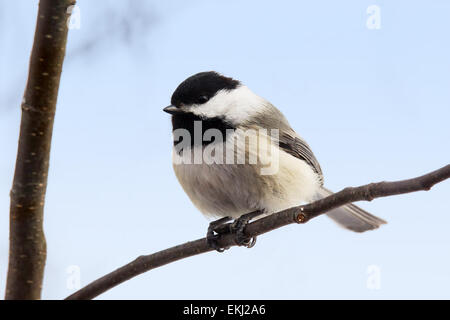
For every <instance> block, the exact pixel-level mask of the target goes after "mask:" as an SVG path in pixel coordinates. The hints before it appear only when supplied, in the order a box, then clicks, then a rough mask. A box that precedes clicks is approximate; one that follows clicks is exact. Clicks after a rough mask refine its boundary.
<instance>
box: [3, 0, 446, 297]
mask: <svg viewBox="0 0 450 320" xmlns="http://www.w3.org/2000/svg"><path fill="white" fill-rule="evenodd" d="M99 3H100V2H95V3H94V2H92V1H86V0H79V1H78V4H79V6H80V9H81V28H80V29H79V30H77V29H75V30H71V31H70V33H69V42H68V50H67V52H68V54H67V59H66V62H65V65H64V71H63V74H62V81H61V88H60V95H59V100H58V107H57V116H56V123H55V129H54V140H53V147H52V158H51V168H50V176H49V187H48V196H47V202H46V213H45V231H46V235H47V242H48V261H47V267H46V275H45V283H44V290H43V297H44V298H54V299H59V298H63V297H65V296H67V295H68V294H70V293H71V292H73V290H71V289H68V288H67V280H68V277H69V276H70V275H69V274H68V273H67V268H68V267H69V266H72V265H76V266H79V268H80V271H81V284H82V285H86V284H87V283H89V282H90V281H92V280H94V279H96V278H98V277H100V276H102V275H104V274H105V273H107V272H110V271H112V270H113V269H115V268H117V267H119V266H121V265H123V264H125V263H127V262H129V261H130V260H132V259H134V258H135V257H136V256H138V255H141V254H148V253H152V252H154V251H157V250H160V249H164V248H167V247H169V246H172V245H176V244H179V243H182V242H185V241H188V240H193V239H197V238H199V237H202V236H203V235H204V234H205V231H206V228H207V224H208V221H207V220H206V219H205V218H204V217H203V216H202V215H201V214H200V213H199V212H198V211H197V210H196V209H195V207H194V206H193V205H192V204H191V203H190V201H189V199H188V198H187V196H186V195H185V194H184V193H183V191H182V189H181V187H180V186H179V184H178V182H177V181H176V178H175V176H174V174H173V172H172V167H171V128H170V121H169V117H168V115H167V114H165V113H163V112H162V111H161V109H162V107H164V106H166V105H167V104H168V103H169V101H170V96H171V94H172V91H173V90H174V89H175V87H176V86H177V85H178V83H179V82H181V81H182V80H184V79H185V78H186V77H187V76H189V75H191V74H194V73H197V72H199V71H205V70H217V71H219V72H222V73H224V74H225V75H228V76H232V77H235V78H237V79H239V80H241V81H242V82H244V83H245V84H246V85H247V86H248V87H250V88H251V89H252V90H253V91H254V92H256V93H257V94H259V95H261V96H263V97H265V98H266V99H268V100H269V101H271V102H272V103H273V104H275V105H276V106H277V107H278V108H279V109H280V110H281V111H282V112H283V113H284V114H285V115H286V116H287V117H288V119H289V121H290V123H291V125H292V127H293V128H294V129H295V130H296V131H297V132H298V133H300V134H301V135H302V136H303V137H304V138H305V139H306V140H307V141H308V143H309V144H310V145H311V147H312V149H313V150H314V152H315V154H316V156H317V158H318V160H319V161H320V163H321V166H322V168H323V171H324V174H325V180H326V184H327V186H328V187H329V188H331V189H334V190H336V191H337V190H340V189H341V188H343V187H346V186H356V185H361V184H366V183H369V182H375V181H380V180H396V179H403V178H409V177H414V176H416V175H420V174H423V173H426V172H428V171H431V170H434V169H437V168H439V167H441V166H443V165H445V164H448V163H449V160H450V148H449V147H448V145H449V142H448V141H449V140H450V129H449V125H448V120H449V118H450V90H449V88H450V58H449V57H450V43H449V41H448V30H449V29H450V21H449V20H448V12H450V2H449V1H444V0H442V1H437V0H434V1H399V0H398V1H378V0H372V1H365V0H363V1H361V0H354V1H339V2H338V1H314V2H313V1H278V2H276V3H275V2H273V1H260V0H258V1H245V2H244V1H227V2H225V1H221V2H219V1H190V2H186V1H166V2H164V3H163V2H162V1H158V2H157V1H133V3H137V4H135V7H137V8H138V9H137V10H136V9H135V10H131V11H130V12H131V13H130V14H134V15H135V16H136V17H135V18H134V21H136V20H137V21H138V23H137V24H136V25H135V24H132V25H131V27H130V26H128V25H127V24H126V23H125V22H124V20H123V19H124V18H126V17H127V16H128V13H127V12H128V11H127V10H129V9H127V7H128V1H102V2H101V4H99ZM141 5H142V6H144V7H143V8H142V9H141V8H139V6H141ZM369 5H378V6H379V7H380V9H381V29H379V30H369V29H368V28H367V27H366V19H367V17H368V16H367V14H366V9H367V7H368V6H369ZM144 8H145V10H144ZM36 12H37V1H25V0H20V1H14V2H13V1H6V0H1V1H0V43H1V50H0V150H1V157H0V212H2V213H3V214H1V215H0V238H1V239H2V241H0V293H1V294H3V291H4V286H5V274H6V268H7V250H8V243H7V239H8V211H9V197H8V192H9V189H10V186H11V181H12V175H13V170H14V161H15V153H16V148H17V145H16V143H17V137H18V127H19V121H20V112H19V110H20V109H19V106H20V100H21V96H22V93H23V89H24V86H25V81H26V74H27V68H28V58H29V54H30V49H31V45H32V40H33V32H34V27H35V17H36ZM125 21H126V20H125ZM147 22H148V23H147ZM128 27H130V29H129V28H128ZM124 30H125V31H124ZM127 30H130V31H129V32H128V31H127ZM449 195H450V183H449V182H445V183H442V184H440V185H438V186H436V187H435V188H434V189H432V190H431V191H430V192H427V193H425V192H422V193H415V194H410V195H405V196H397V197H392V198H387V199H380V200H376V201H373V202H372V203H362V204H361V206H362V207H364V208H365V209H367V210H369V211H370V212H372V213H374V214H376V215H379V216H381V217H383V218H384V219H386V220H388V222H389V224H388V225H387V226H384V227H382V228H381V229H379V230H376V231H372V232H367V233H364V234H356V233H351V232H348V231H345V230H342V229H340V228H338V227H337V226H336V225H334V223H333V222H332V221H330V220H328V219H327V218H325V217H319V218H317V219H315V220H313V221H311V222H310V223H308V224H306V225H301V226H297V225H296V226H294V225H292V226H288V227H285V228H282V229H279V230H277V231H275V232H271V233H270V234H267V235H264V236H261V237H260V238H259V239H258V243H257V245H256V247H254V248H253V249H251V250H248V249H245V248H233V249H232V250H229V251H227V252H226V253H224V254H217V253H208V254H204V255H201V256H197V257H194V258H190V259H186V260H182V261H179V262H176V263H174V264H171V265H168V266H166V267H163V268H160V269H157V270H154V271H151V272H149V273H146V274H144V275H141V276H139V277H137V278H135V279H133V280H131V281H129V282H127V283H125V284H122V285H120V286H119V287H117V288H115V289H112V290H111V291H109V292H108V293H106V294H104V295H102V296H101V298H111V299H112V298H114V299H120V298H130V299H131V298H136V299H148V298H149V299H155V298H167V299H170V298H175V299H178V298H184V299H190V298H194V299H197V298H211V299H214V298H219V299H240V298H255V299H259V298H267V299H282V298H286V299H309V298H344V299H345V298H357V299H371V298H374V299H379V298H388V299H391V298H447V299H448V298H450V293H449V291H448V288H449V286H450V271H449V270H450V233H449V232H448V230H449V227H450V214H449V213H450V204H449V202H448V196H449ZM370 265H376V266H377V267H378V268H379V270H380V280H381V281H380V284H381V288H379V289H378V290H371V289H369V288H367V280H368V277H369V276H370V275H369V274H368V273H367V269H368V267H369V266H370Z"/></svg>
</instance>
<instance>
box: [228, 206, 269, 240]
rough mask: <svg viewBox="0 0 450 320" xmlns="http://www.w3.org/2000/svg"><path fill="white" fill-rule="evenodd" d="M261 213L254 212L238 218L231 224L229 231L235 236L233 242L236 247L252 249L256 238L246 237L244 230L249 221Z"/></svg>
mask: <svg viewBox="0 0 450 320" xmlns="http://www.w3.org/2000/svg"><path fill="white" fill-rule="evenodd" d="M261 213H262V212H261V211H254V212H250V213H247V214H244V215H242V216H240V217H239V218H238V219H236V220H234V222H233V223H232V224H231V230H232V231H233V233H234V234H235V242H236V244H237V245H238V246H244V247H246V248H252V247H253V246H254V245H255V244H256V237H248V236H246V235H245V233H244V229H245V227H246V226H247V224H248V223H249V221H250V220H251V219H253V218H254V217H256V216H259V215H260V214H261Z"/></svg>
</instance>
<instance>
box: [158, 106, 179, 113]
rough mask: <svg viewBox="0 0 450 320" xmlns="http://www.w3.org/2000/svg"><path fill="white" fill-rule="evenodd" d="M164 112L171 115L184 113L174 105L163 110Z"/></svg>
mask: <svg viewBox="0 0 450 320" xmlns="http://www.w3.org/2000/svg"><path fill="white" fill-rule="evenodd" d="M163 111H164V112H167V113H170V114H181V113H184V111H183V110H181V109H180V108H177V107H175V106H173V105H170V106H167V107H165V108H164V109H163Z"/></svg>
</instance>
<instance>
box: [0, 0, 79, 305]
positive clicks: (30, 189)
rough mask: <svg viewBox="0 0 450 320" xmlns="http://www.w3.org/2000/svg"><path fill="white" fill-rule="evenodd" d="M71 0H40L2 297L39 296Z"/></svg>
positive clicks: (13, 193)
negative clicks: (52, 155) (7, 264)
mask: <svg viewBox="0 0 450 320" xmlns="http://www.w3.org/2000/svg"><path fill="white" fill-rule="evenodd" d="M74 4H75V0H41V1H40V3H39V11H38V16H37V25H36V33H35V36H34V44H33V50H32V52H31V59H30V66H29V73H28V82H27V85H26V89H25V94H24V98H23V101H22V120H21V125H20V137H19V146H18V153H17V160H16V170H15V175H14V181H13V185H12V189H11V208H10V236H9V240H10V246H9V266H8V277H7V282H6V295H5V298H6V299H39V298H40V297H41V289H42V280H43V277H44V266H45V259H46V242H45V236H44V231H43V214H44V202H45V193H46V189H47V176H48V167H49V159H50V145H51V139H52V130H53V120H54V116H55V109H56V100H57V96H58V89H59V80H60V75H61V70H62V65H63V61H64V54H65V48H66V39H67V31H68V28H67V19H68V18H69V14H68V13H67V8H68V7H69V6H71V5H74Z"/></svg>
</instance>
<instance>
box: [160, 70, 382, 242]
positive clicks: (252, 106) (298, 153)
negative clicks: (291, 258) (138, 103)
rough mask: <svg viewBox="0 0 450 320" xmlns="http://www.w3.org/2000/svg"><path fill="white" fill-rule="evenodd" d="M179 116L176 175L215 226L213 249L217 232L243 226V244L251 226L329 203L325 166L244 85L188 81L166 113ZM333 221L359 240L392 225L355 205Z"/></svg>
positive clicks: (175, 119) (211, 75) (209, 75)
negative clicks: (252, 222)
mask: <svg viewBox="0 0 450 320" xmlns="http://www.w3.org/2000/svg"><path fill="white" fill-rule="evenodd" d="M164 111H165V112H168V113H170V114H171V115H172V126H173V136H174V149H173V167H174V170H175V174H176V176H177V178H178V181H179V182H180V184H181V186H182V187H183V189H184V191H185V192H186V193H187V195H188V196H189V198H190V199H191V201H192V202H193V203H194V205H195V206H196V207H197V208H198V209H199V210H200V211H201V212H202V213H203V214H204V215H206V216H207V217H215V218H221V219H219V220H217V221H215V222H212V223H211V224H210V228H209V229H208V234H207V238H208V242H209V243H210V245H211V246H213V247H214V248H215V249H217V250H219V251H222V249H221V248H217V246H216V245H215V240H216V239H217V236H218V235H216V234H215V233H214V230H215V229H217V227H218V226H219V225H220V224H223V223H225V222H227V221H228V220H231V218H233V219H236V220H235V222H234V223H233V225H234V226H235V227H236V228H237V233H236V234H237V242H238V244H241V245H246V246H250V239H245V237H244V236H243V232H242V230H243V228H244V226H245V224H246V223H247V222H248V221H249V220H250V219H251V218H254V217H256V216H258V215H261V216H262V215H268V214H271V213H274V212H278V211H281V210H285V209H288V208H291V207H294V206H298V205H301V204H302V203H307V202H311V201H313V200H316V199H319V198H322V197H325V196H327V195H329V194H331V193H332V192H331V191H329V190H328V189H326V188H325V187H324V186H323V175H322V170H321V168H320V165H319V162H318V161H317V159H316V158H315V156H314V154H313V153H312V151H311V148H310V147H309V146H308V144H307V143H306V142H305V141H304V140H303V139H302V138H301V137H300V136H299V135H298V134H297V133H296V132H295V131H294V130H293V129H292V128H291V126H290V125H289V123H288V121H287V119H286V118H285V117H284V116H283V114H282V113H281V112H280V111H279V110H278V109H277V108H276V107H274V106H273V105H272V104H271V103H270V102H268V101H267V100H265V99H263V98H261V97H260V96H258V95H256V94H255V93H253V92H252V91H250V89H249V88H247V87H246V86H245V85H243V84H242V83H241V82H239V81H237V80H235V79H232V78H228V77H224V76H222V75H220V74H219V73H217V72H213V71H210V72H201V73H198V74H196V75H193V76H191V77H189V78H187V79H186V80H184V81H183V82H182V83H181V84H180V85H179V86H178V88H177V89H176V90H175V92H174V93H173V95H172V99H171V105H170V106H168V107H166V108H164ZM327 215H328V216H329V217H330V218H331V219H333V220H334V221H335V222H337V223H338V224H339V225H341V226H342V227H344V228H347V229H349V230H352V231H356V232H364V231H367V230H372V229H376V228H378V227H379V226H380V225H381V224H384V223H386V222H385V221H384V220H382V219H380V218H378V217H375V216H373V215H371V214H370V213H368V212H366V211H364V210H363V209H361V208H359V207H357V206H355V205H353V204H348V205H345V206H342V207H340V208H337V209H334V210H332V211H330V212H329V213H327Z"/></svg>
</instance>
